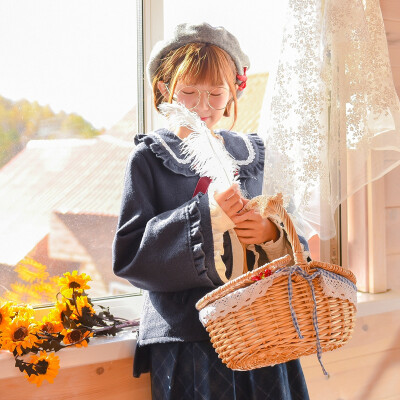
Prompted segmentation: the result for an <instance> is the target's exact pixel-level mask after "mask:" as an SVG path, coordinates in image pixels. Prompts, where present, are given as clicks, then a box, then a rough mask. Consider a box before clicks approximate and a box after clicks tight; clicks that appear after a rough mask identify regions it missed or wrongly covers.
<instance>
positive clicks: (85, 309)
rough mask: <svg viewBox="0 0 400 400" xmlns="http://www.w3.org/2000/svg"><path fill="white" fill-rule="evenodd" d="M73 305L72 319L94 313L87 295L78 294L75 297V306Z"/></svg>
mask: <svg viewBox="0 0 400 400" xmlns="http://www.w3.org/2000/svg"><path fill="white" fill-rule="evenodd" d="M72 307H73V310H74V312H73V314H72V315H71V318H72V319H78V318H79V317H82V316H83V315H87V314H89V315H93V314H95V311H94V308H93V306H92V304H91V303H89V301H88V298H87V296H79V297H77V298H76V307H74V306H72Z"/></svg>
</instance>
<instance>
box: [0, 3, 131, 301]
mask: <svg viewBox="0 0 400 400" xmlns="http://www.w3.org/2000/svg"><path fill="white" fill-rule="evenodd" d="M136 32H137V23H136V2H134V1H131V0H114V1H111V0H108V1H101V2H99V1H95V0H86V1H80V0H68V1H67V0H62V1H61V0H60V1H53V0H37V1H34V2H32V1H31V0H19V1H14V0H3V1H2V2H1V3H0V54H2V62H1V63H0V299H1V300H4V299H9V300H16V301H19V302H30V303H33V304H38V303H46V302H52V301H54V299H55V286H54V285H53V284H54V277H55V276H59V275H60V274H62V273H64V272H66V271H73V270H78V271H79V272H84V273H87V274H89V275H90V276H91V277H92V282H91V290H90V295H91V297H98V296H106V295H112V294H120V293H126V292H132V291H135V288H133V287H132V286H131V285H129V284H128V283H127V282H126V281H125V280H122V279H119V278H117V277H115V276H114V274H113V272H112V268H111V244H112V240H113V236H114V233H115V228H116V224H117V218H118V214H119V207H120V201H121V192H122V186H123V175H124V170H125V164H126V161H127V158H128V155H129V153H130V151H131V149H132V148H133V136H134V134H135V132H136V131H137V107H136V104H137V87H136V81H137V76H136V73H137V72H136V70H137V52H136V46H137V43H136V41H137V33H136Z"/></svg>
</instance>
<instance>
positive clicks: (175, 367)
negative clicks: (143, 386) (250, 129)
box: [146, 341, 309, 400]
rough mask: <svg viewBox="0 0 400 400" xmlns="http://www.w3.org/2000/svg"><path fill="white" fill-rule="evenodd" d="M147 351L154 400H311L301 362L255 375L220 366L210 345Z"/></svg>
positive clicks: (167, 345)
mask: <svg viewBox="0 0 400 400" xmlns="http://www.w3.org/2000/svg"><path fill="white" fill-rule="evenodd" d="M146 347H147V346H146ZM148 347H149V348H148V349H147V350H148V351H149V353H150V354H148V356H149V369H150V373H151V387H152V398H153V400H267V399H271V400H307V399H309V396H308V391H307V386H306V382H305V380H304V375H303V371H302V369H301V366H300V362H299V361H298V360H294V361H290V362H287V363H284V364H279V365H275V366H274V367H265V368H258V369H255V370H252V371H232V370H231V369H229V368H227V367H226V366H225V365H224V364H223V363H222V362H221V360H220V359H219V358H218V355H217V353H216V352H215V350H214V348H213V347H212V345H211V343H210V342H209V341H204V342H187V343H186V342H185V343H160V344H153V345H150V346H148Z"/></svg>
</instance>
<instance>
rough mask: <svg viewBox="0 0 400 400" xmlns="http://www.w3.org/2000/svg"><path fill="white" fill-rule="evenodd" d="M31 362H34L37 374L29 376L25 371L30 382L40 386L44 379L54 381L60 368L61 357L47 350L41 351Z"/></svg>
mask: <svg viewBox="0 0 400 400" xmlns="http://www.w3.org/2000/svg"><path fill="white" fill-rule="evenodd" d="M30 363H31V364H34V365H33V369H34V370H35V372H36V373H37V375H36V374H35V373H34V374H31V376H29V375H28V374H27V373H26V372H25V374H26V375H25V376H26V379H28V381H29V382H31V383H36V386H38V387H39V386H40V385H41V384H42V383H43V381H44V380H47V381H48V382H50V383H53V380H54V378H55V377H56V376H57V374H58V370H59V368H60V359H59V358H58V357H57V356H56V355H55V354H54V353H50V354H47V353H46V352H45V351H41V352H40V354H39V356H32V357H31V359H30Z"/></svg>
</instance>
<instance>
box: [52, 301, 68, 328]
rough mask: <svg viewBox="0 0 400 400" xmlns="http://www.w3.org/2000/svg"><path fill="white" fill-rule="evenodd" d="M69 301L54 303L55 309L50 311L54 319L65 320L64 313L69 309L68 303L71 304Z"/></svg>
mask: <svg viewBox="0 0 400 400" xmlns="http://www.w3.org/2000/svg"><path fill="white" fill-rule="evenodd" d="M67 303H68V301H66V302H60V301H57V302H56V303H55V304H54V307H53V309H52V310H51V311H50V314H51V319H52V321H57V322H61V323H62V321H63V313H65V312H66V311H67V305H68V306H69V303H68V304H67Z"/></svg>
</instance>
